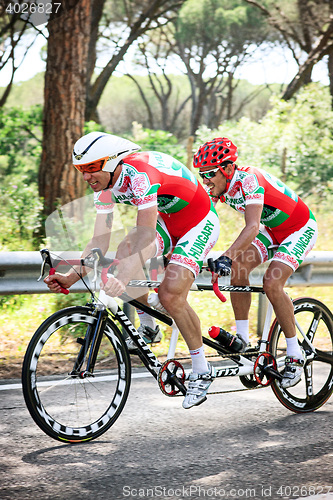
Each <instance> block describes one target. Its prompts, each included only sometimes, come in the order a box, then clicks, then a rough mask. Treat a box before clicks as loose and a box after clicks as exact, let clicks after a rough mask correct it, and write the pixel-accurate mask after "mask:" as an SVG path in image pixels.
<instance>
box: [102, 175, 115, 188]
mask: <svg viewBox="0 0 333 500" xmlns="http://www.w3.org/2000/svg"><path fill="white" fill-rule="evenodd" d="M113 177H114V171H113V172H110V180H109V183H108V185H107V186H106V188H105V189H103V191H106V190H107V189H110V187H112V183H113Z"/></svg>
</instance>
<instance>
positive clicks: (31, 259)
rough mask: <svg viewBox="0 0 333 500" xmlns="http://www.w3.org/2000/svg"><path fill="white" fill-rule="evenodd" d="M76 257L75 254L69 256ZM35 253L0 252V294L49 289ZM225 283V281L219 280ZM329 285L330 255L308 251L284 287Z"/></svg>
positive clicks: (204, 279) (79, 287)
mask: <svg viewBox="0 0 333 500" xmlns="http://www.w3.org/2000/svg"><path fill="white" fill-rule="evenodd" d="M219 255H220V252H218V251H213V252H211V253H210V254H209V257H213V258H217V257H218V256H219ZM71 257H72V258H79V257H80V254H79V252H73V253H71ZM40 265H41V257H40V253H39V252H0V295H16V294H42V293H48V292H49V290H48V288H47V287H46V285H45V283H43V281H39V282H37V278H38V276H39V272H40ZM266 267H267V264H263V265H261V266H259V267H258V268H257V269H255V270H254V271H253V272H252V273H251V275H250V281H251V285H261V284H262V278H263V275H264V272H265V269H266ZM210 279H211V275H210V273H208V272H203V273H201V274H200V275H199V276H198V278H197V280H196V283H204V284H208V283H210ZM219 283H220V284H223V285H226V284H229V283H230V281H229V278H224V279H221V280H220V281H219ZM331 285H333V252H320V251H318V252H311V253H310V254H309V256H308V257H307V258H306V259H305V261H304V262H303V264H302V265H301V266H300V267H299V269H298V270H297V271H296V272H295V273H294V274H293V275H292V276H291V277H290V278H289V280H288V282H287V284H286V286H287V287H296V286H298V287H304V286H309V287H310V286H331ZM71 290H72V291H73V292H86V291H87V290H86V288H85V287H84V285H83V284H82V283H81V282H78V283H75V285H73V286H72V287H71Z"/></svg>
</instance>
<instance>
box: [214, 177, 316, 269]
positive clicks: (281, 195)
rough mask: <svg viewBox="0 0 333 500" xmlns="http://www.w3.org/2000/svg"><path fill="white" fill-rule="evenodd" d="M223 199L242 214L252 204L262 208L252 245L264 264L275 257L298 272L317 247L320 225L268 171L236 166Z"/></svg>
mask: <svg viewBox="0 0 333 500" xmlns="http://www.w3.org/2000/svg"><path fill="white" fill-rule="evenodd" d="M214 200H215V201H217V198H214ZM220 200H221V201H222V202H225V203H227V204H228V205H229V206H230V207H232V208H234V209H235V210H237V211H239V212H245V207H247V206H249V205H251V204H261V205H263V210H262V214H261V218H260V222H261V228H260V232H259V234H258V237H257V238H256V239H255V241H254V242H253V244H254V246H256V248H257V249H258V251H259V253H260V255H261V257H262V261H263V262H264V261H266V260H268V259H270V258H273V259H275V260H279V261H281V262H284V263H285V264H287V265H289V266H290V267H292V269H293V270H294V271H295V270H296V269H297V267H298V266H299V265H300V264H301V262H302V261H303V260H304V258H305V256H306V255H307V254H308V252H309V251H310V250H311V248H313V246H314V244H315V241H316V239H317V224H316V220H315V218H314V215H313V214H312V212H311V210H310V209H309V208H308V207H307V205H306V204H305V203H304V202H303V201H302V200H301V199H300V198H299V197H298V196H297V194H296V193H295V192H294V191H293V190H292V189H290V188H289V187H287V186H286V185H285V184H284V183H283V182H281V181H280V180H279V179H277V178H276V177H274V176H273V175H271V174H269V173H268V172H265V171H263V170H261V169H259V168H254V167H237V169H236V170H235V173H234V175H233V178H232V180H231V182H230V185H229V188H228V190H227V192H226V193H224V194H223V195H222V196H221V197H220ZM272 245H274V246H275V248H274V250H272V249H271V248H270V247H272Z"/></svg>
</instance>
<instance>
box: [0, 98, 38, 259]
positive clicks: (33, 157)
mask: <svg viewBox="0 0 333 500" xmlns="http://www.w3.org/2000/svg"><path fill="white" fill-rule="evenodd" d="M41 126H42V108H41V107H40V106H39V105H37V106H32V107H31V108H29V109H28V110H24V109H22V108H2V109H0V182H1V187H0V212H1V229H2V230H1V236H0V249H2V250H33V249H35V245H36V244H37V242H36V241H35V236H34V235H35V234H37V233H38V229H39V228H40V226H41V212H42V201H41V199H40V198H39V196H38V185H37V178H38V164H39V157H40V154H41V134H42V131H41Z"/></svg>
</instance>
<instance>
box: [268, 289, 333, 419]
mask: <svg viewBox="0 0 333 500" xmlns="http://www.w3.org/2000/svg"><path fill="white" fill-rule="evenodd" d="M293 304H294V311H295V319H296V330H297V337H298V341H299V343H300V344H301V346H302V347H303V349H304V350H305V352H306V355H307V361H306V363H305V366H304V373H303V374H302V379H301V381H300V382H299V383H298V384H297V385H295V386H294V387H289V388H288V389H283V388H282V387H281V385H280V382H279V381H278V380H274V382H273V384H272V389H273V391H274V393H275V395H276V397H277V398H278V399H279V401H280V402H281V403H282V404H283V405H284V406H286V407H287V408H288V409H289V410H291V411H294V412H296V413H305V412H310V411H314V410H317V409H318V408H320V406H322V405H323V404H324V403H325V402H326V401H327V400H328V398H329V397H330V396H331V394H332V392H333V315H332V313H331V311H330V310H329V309H328V308H327V307H326V306H325V305H324V304H322V303H321V302H320V301H318V300H316V299H312V298H308V297H304V298H301V299H296V300H294V301H293ZM301 331H302V332H303V333H304V334H305V335H306V338H307V339H308V340H309V341H310V342H311V344H312V345H313V347H314V348H315V352H313V350H312V349H311V347H310V346H309V344H308V342H306V340H304V338H303V336H302V334H301ZM269 340H270V351H271V353H272V354H273V355H274V356H275V357H276V360H277V365H278V369H279V370H280V371H282V370H283V368H284V360H285V356H286V341H285V337H284V334H283V332H282V330H281V327H280V325H279V324H278V323H277V322H276V321H275V322H274V323H273V325H272V329H271V332H270V338H269Z"/></svg>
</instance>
